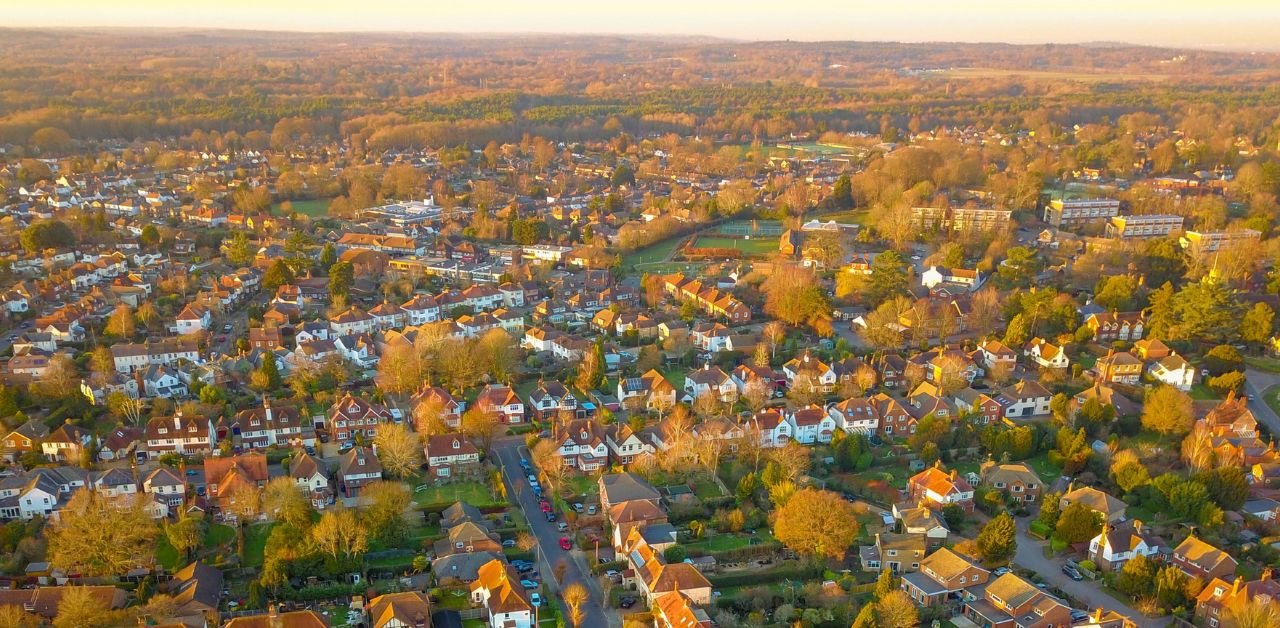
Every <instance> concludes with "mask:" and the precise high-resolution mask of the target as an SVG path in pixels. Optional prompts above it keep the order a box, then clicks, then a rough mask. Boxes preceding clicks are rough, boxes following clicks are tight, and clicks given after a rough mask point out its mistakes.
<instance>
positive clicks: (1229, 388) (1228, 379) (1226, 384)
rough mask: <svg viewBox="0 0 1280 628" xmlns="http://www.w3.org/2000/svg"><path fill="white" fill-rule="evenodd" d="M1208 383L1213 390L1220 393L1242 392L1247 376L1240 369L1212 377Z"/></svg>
mask: <svg viewBox="0 0 1280 628" xmlns="http://www.w3.org/2000/svg"><path fill="white" fill-rule="evenodd" d="M1206 383H1207V384H1208V386H1209V389H1210V390H1212V391H1213V392H1216V393H1218V394H1219V395H1227V394H1229V393H1237V392H1240V391H1241V390H1242V389H1243V388H1244V384H1245V377H1244V373H1241V372H1240V371H1231V372H1228V373H1223V374H1222V375H1218V376H1217V377H1210V378H1209V381H1208V382H1206Z"/></svg>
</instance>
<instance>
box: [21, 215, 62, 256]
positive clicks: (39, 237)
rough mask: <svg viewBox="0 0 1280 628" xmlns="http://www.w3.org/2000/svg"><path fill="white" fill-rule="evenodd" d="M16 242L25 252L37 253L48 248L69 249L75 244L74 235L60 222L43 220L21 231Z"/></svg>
mask: <svg viewBox="0 0 1280 628" xmlns="http://www.w3.org/2000/svg"><path fill="white" fill-rule="evenodd" d="M18 240H19V241H20V242H21V243H22V248H24V249H26V250H27V252H29V253H39V252H41V251H43V250H45V249H49V248H53V249H58V248H65V247H69V246H71V245H73V244H75V243H76V235H75V233H72V231H71V227H68V226H67V224H66V223H64V222H62V221H60V220H43V221H40V222H36V223H33V224H32V225H31V226H30V227H27V228H26V229H23V230H22V233H21V234H19V235H18Z"/></svg>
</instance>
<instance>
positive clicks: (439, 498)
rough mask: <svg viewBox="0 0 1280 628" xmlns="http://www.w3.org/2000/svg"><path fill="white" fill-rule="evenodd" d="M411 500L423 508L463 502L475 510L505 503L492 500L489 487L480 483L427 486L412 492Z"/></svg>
mask: <svg viewBox="0 0 1280 628" xmlns="http://www.w3.org/2000/svg"><path fill="white" fill-rule="evenodd" d="M413 500H414V501H416V502H418V503H419V504H422V505H423V506H426V505H430V504H452V503H454V502H456V501H464V502H467V503H468V504H471V505H472V506H475V507H477V508H479V507H483V506H492V505H494V504H502V503H506V502H503V501H498V500H496V499H494V497H493V495H491V494H489V487H487V486H485V485H484V484H481V483H480V482H454V483H452V484H445V485H443V486H428V487H427V488H424V489H422V490H421V491H416V492H414V494H413Z"/></svg>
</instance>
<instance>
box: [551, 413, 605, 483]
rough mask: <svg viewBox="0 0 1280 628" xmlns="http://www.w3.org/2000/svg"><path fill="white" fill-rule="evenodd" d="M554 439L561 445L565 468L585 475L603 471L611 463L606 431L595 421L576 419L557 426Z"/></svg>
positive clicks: (560, 450)
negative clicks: (606, 442)
mask: <svg viewBox="0 0 1280 628" xmlns="http://www.w3.org/2000/svg"><path fill="white" fill-rule="evenodd" d="M554 439H555V441H554V442H556V443H558V444H559V445H560V448H559V450H558V451H559V453H560V457H561V458H564V463H565V466H567V467H569V468H571V469H577V470H579V471H582V472H583V473H592V472H595V471H598V470H600V469H603V468H604V467H605V466H606V465H608V463H609V447H608V445H607V444H605V430H604V428H603V427H602V426H601V425H600V424H598V423H596V421H595V420H594V419H575V420H572V421H567V422H564V423H560V424H558V425H557V426H556V430H555V436H554Z"/></svg>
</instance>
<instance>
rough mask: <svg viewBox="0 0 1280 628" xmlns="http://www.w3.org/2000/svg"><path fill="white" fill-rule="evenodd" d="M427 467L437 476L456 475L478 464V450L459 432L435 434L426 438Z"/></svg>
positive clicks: (424, 448) (447, 476)
mask: <svg viewBox="0 0 1280 628" xmlns="http://www.w3.org/2000/svg"><path fill="white" fill-rule="evenodd" d="M423 454H424V456H425V458H426V461H427V469H428V471H429V472H430V473H431V475H433V476H435V477H437V478H449V477H457V476H458V475H460V474H463V473H465V472H466V471H468V470H469V469H474V468H475V467H478V466H479V465H480V450H479V449H476V446H475V445H474V444H472V443H471V441H469V440H467V439H466V438H465V437H463V436H462V435H461V434H456V433H454V434H437V435H435V436H429V437H427V439H426V445H424V446H423Z"/></svg>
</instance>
